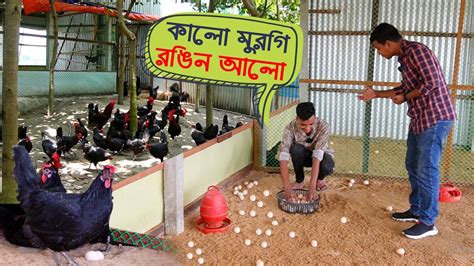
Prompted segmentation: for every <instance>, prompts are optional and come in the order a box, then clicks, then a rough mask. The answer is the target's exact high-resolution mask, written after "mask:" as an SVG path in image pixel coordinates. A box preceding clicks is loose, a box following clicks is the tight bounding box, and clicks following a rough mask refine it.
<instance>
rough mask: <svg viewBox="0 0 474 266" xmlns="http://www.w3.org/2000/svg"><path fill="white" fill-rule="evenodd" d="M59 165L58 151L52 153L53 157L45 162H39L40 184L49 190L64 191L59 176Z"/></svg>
mask: <svg viewBox="0 0 474 266" xmlns="http://www.w3.org/2000/svg"><path fill="white" fill-rule="evenodd" d="M60 167H61V161H60V156H59V154H58V153H54V154H53V158H52V159H51V160H50V161H49V162H46V163H42V164H41V171H40V174H39V176H40V179H41V184H40V186H41V187H42V188H43V189H46V190H47V191H50V192H66V189H65V188H64V186H63V183H62V182H61V177H60V176H59V168H60Z"/></svg>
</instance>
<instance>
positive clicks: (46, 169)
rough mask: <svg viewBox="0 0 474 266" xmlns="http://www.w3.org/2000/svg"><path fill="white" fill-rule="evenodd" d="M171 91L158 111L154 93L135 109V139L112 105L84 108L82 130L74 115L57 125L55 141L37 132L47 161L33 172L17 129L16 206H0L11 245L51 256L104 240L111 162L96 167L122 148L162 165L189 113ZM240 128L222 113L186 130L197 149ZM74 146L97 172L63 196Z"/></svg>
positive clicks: (126, 116) (23, 132)
mask: <svg viewBox="0 0 474 266" xmlns="http://www.w3.org/2000/svg"><path fill="white" fill-rule="evenodd" d="M177 88H178V87H177V84H173V86H172V88H171V91H172V92H173V94H172V96H171V97H170V99H169V102H168V104H167V105H166V106H165V107H164V108H163V109H162V110H161V111H159V112H157V111H155V110H153V105H154V101H155V99H156V97H157V95H156V89H154V90H150V95H149V97H148V101H147V103H146V105H145V106H142V107H138V109H137V116H138V117H137V119H138V130H137V132H136V134H135V135H134V136H131V134H130V127H129V126H130V124H129V123H130V111H127V112H122V111H121V110H120V109H115V101H114V100H111V101H110V102H109V103H108V104H107V105H106V106H105V108H104V109H103V110H100V108H99V106H98V105H97V104H93V103H90V104H88V106H87V109H88V117H87V123H88V124H87V127H86V125H85V124H84V123H83V121H82V119H81V118H77V119H76V120H77V121H75V122H74V123H73V129H74V130H73V131H71V133H69V135H66V134H65V133H64V131H63V128H62V127H58V128H57V129H56V136H55V137H50V136H48V135H47V134H46V133H45V132H41V135H42V136H41V137H42V139H41V146H42V150H43V152H44V153H45V154H46V156H47V159H46V160H45V161H44V162H43V163H42V164H41V168H40V171H39V173H36V169H35V168H34V166H33V163H32V161H31V159H30V157H29V154H28V153H29V152H30V151H31V150H32V147H33V145H32V143H31V140H30V137H29V136H27V128H26V127H25V126H20V127H19V128H18V139H19V142H18V145H17V146H15V147H14V160H15V165H16V166H15V169H14V176H15V179H16V181H17V183H18V197H17V198H18V201H19V202H20V207H21V208H20V209H18V210H16V209H15V208H13V209H12V208H4V207H3V206H2V207H0V220H1V221H2V227H3V230H4V235H5V238H6V239H7V240H8V241H9V242H11V243H13V244H15V245H20V246H26V247H36V248H49V249H51V250H54V251H67V250H70V249H74V248H77V247H79V246H81V245H84V244H87V243H97V242H102V243H105V242H106V241H107V238H108V233H109V230H108V229H109V228H108V223H109V218H110V213H111V211H112V194H111V183H112V180H113V178H112V177H113V175H114V172H115V168H114V166H113V165H111V164H106V165H104V166H102V167H101V166H100V164H99V163H102V162H105V161H107V160H109V161H110V163H112V162H113V161H112V158H113V156H114V155H115V154H119V153H121V152H123V151H131V152H132V153H133V160H135V158H136V157H137V156H140V154H142V153H143V152H145V151H148V152H149V153H150V154H151V155H152V156H153V157H155V158H159V159H160V160H161V161H163V160H164V158H165V157H166V156H167V155H168V153H169V149H168V135H169V137H170V138H171V139H173V140H174V139H175V138H176V137H178V136H179V135H181V125H180V117H185V116H186V112H187V111H186V109H185V108H183V107H181V102H182V101H187V96H186V95H183V94H180V93H179V92H178V89H177ZM241 125H242V122H238V123H237V124H235V126H231V125H229V121H228V117H227V115H225V116H224V120H223V124H222V127H221V130H220V131H219V127H218V126H217V125H209V126H207V127H205V128H203V127H202V126H201V125H200V124H199V123H196V124H195V125H193V126H192V129H191V137H192V139H193V140H194V142H195V143H196V145H201V144H203V143H205V142H207V141H209V140H211V139H213V138H216V137H217V136H218V135H221V134H225V133H227V132H229V131H231V130H233V129H235V128H237V127H239V126H241ZM107 126H108V128H107ZM106 128H107V131H106V133H105V134H104V131H105V129H106ZM0 130H1V127H0ZM0 133H1V132H0ZM0 136H1V134H0ZM91 136H92V137H91ZM76 145H80V147H81V149H82V153H83V157H84V159H86V160H87V161H88V162H89V163H90V164H89V168H91V165H92V164H94V166H95V168H96V169H99V168H101V170H100V171H99V173H98V175H97V177H96V178H95V180H94V181H93V182H92V184H91V185H90V186H89V188H88V189H87V190H86V191H85V192H83V193H67V192H66V189H65V188H64V186H63V184H62V182H61V178H60V176H59V169H60V168H61V167H62V163H61V157H62V156H66V155H68V156H74V157H77V154H75V152H74V151H73V148H74V147H75V146H76ZM98 166H99V167H98ZM65 256H66V255H65ZM68 260H69V259H68Z"/></svg>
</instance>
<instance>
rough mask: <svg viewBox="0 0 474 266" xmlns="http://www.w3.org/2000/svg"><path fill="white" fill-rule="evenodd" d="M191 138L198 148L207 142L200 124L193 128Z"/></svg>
mask: <svg viewBox="0 0 474 266" xmlns="http://www.w3.org/2000/svg"><path fill="white" fill-rule="evenodd" d="M191 138H192V139H193V140H194V142H195V143H196V146H199V145H201V144H203V143H205V142H206V141H207V139H206V138H205V137H204V133H203V132H202V126H201V124H199V123H196V125H193V126H192V128H191Z"/></svg>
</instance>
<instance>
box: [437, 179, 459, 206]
mask: <svg viewBox="0 0 474 266" xmlns="http://www.w3.org/2000/svg"><path fill="white" fill-rule="evenodd" d="M461 196H462V193H461V190H460V189H459V188H458V187H456V186H454V185H453V184H451V183H444V184H441V186H440V188H439V201H440V202H456V201H459V200H460V199H461Z"/></svg>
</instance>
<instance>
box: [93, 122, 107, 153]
mask: <svg viewBox="0 0 474 266" xmlns="http://www.w3.org/2000/svg"><path fill="white" fill-rule="evenodd" d="M92 139H93V140H94V143H95V145H97V147H101V148H102V149H107V139H106V138H105V136H104V135H102V134H101V133H100V131H99V129H98V128H96V127H94V129H93V130H92Z"/></svg>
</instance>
